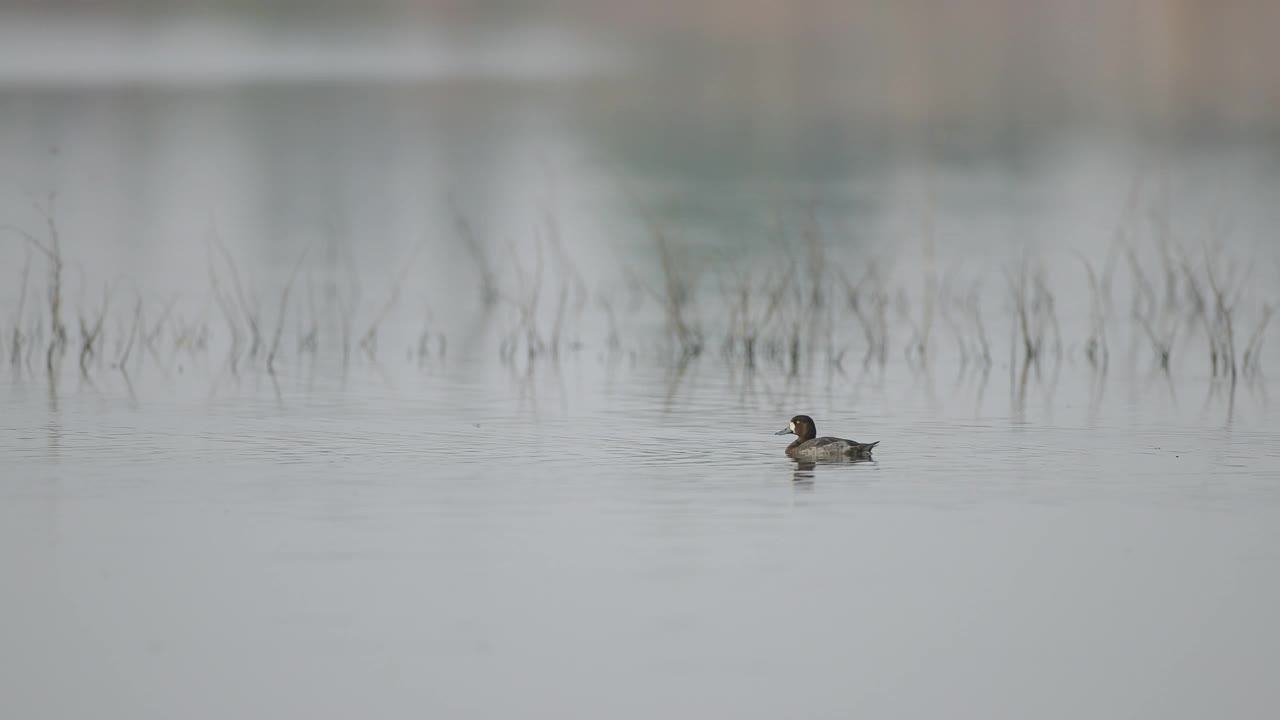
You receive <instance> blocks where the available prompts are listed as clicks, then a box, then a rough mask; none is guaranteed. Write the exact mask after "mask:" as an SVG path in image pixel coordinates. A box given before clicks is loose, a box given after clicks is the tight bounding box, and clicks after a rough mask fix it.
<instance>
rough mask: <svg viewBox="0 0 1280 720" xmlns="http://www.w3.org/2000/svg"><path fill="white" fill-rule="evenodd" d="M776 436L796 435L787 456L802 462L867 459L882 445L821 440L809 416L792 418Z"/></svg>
mask: <svg viewBox="0 0 1280 720" xmlns="http://www.w3.org/2000/svg"><path fill="white" fill-rule="evenodd" d="M774 435H795V436H796V441H795V442H793V443H791V444H790V445H788V446H787V454H788V455H790V456H791V457H793V458H797V459H802V460H819V459H837V458H850V457H853V458H867V457H871V449H872V448H874V447H875V446H877V445H879V444H880V441H879V440H877V441H875V442H873V443H860V442H854V441H852V440H845V439H844V438H836V437H822V438H820V437H818V428H817V426H816V425H814V424H813V418H811V417H809V416H808V415H797V416H795V417H793V418H791V423H790V424H788V425H787V426H786V427H785V428H783V429H781V430H779V431H778V432H776V433H774Z"/></svg>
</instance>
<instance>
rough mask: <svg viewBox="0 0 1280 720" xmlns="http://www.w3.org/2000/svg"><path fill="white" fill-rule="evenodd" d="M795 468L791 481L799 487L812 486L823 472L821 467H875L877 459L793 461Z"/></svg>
mask: <svg viewBox="0 0 1280 720" xmlns="http://www.w3.org/2000/svg"><path fill="white" fill-rule="evenodd" d="M793 462H794V463H795V467H794V468H793V469H792V471H791V481H792V482H794V483H796V484H799V485H812V484H813V483H814V481H815V480H817V477H818V473H820V472H822V471H821V470H819V469H818V467H819V466H830V465H843V466H848V465H874V464H875V462H876V461H875V459H873V458H871V457H858V458H832V459H827V460H800V459H795V460H793Z"/></svg>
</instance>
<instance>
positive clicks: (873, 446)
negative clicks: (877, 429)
mask: <svg viewBox="0 0 1280 720" xmlns="http://www.w3.org/2000/svg"><path fill="white" fill-rule="evenodd" d="M879 444H880V441H879V440H877V441H875V442H873V443H867V447H866V451H867V452H871V451H872V450H874V449H875V447H876V446H877V445H879Z"/></svg>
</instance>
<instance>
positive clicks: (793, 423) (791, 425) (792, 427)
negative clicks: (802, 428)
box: [789, 420, 796, 432]
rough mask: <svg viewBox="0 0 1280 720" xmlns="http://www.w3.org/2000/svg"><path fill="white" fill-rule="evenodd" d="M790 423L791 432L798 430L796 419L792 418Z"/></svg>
mask: <svg viewBox="0 0 1280 720" xmlns="http://www.w3.org/2000/svg"><path fill="white" fill-rule="evenodd" d="M789 425H790V427H791V432H795V431H796V421H795V420H792V421H791V422H790V423H789Z"/></svg>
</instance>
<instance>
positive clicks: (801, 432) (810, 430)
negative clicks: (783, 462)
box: [774, 415, 818, 442]
mask: <svg viewBox="0 0 1280 720" xmlns="http://www.w3.org/2000/svg"><path fill="white" fill-rule="evenodd" d="M774 435H795V436H797V438H798V439H797V440H796V442H804V441H805V440H812V439H814V438H816V437H818V426H817V425H814V424H813V418H811V417H809V416H808V415H797V416H795V417H793V418H791V422H790V423H788V424H787V426H786V427H785V428H783V429H781V430H779V431H778V432H776V433H774Z"/></svg>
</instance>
